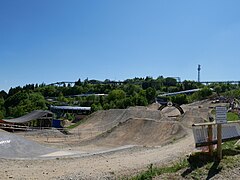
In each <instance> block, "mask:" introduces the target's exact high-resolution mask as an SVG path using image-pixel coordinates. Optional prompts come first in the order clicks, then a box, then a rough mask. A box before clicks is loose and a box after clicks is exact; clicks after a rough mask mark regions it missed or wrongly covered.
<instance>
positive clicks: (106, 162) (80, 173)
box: [0, 134, 194, 179]
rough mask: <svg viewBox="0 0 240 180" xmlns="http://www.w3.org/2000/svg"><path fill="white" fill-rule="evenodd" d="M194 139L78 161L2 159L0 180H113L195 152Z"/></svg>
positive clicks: (71, 159)
mask: <svg viewBox="0 0 240 180" xmlns="http://www.w3.org/2000/svg"><path fill="white" fill-rule="evenodd" d="M193 145H194V143H193V137H192V135H191V134H189V135H188V136H187V137H186V138H184V139H182V140H180V141H178V142H175V143H173V144H169V145H166V146H163V147H157V148H147V147H145V148H143V147H134V148H129V149H125V150H121V151H116V152H106V153H95V155H94V154H89V155H87V156H85V157H78V158H55V159H46V160H39V159H38V160H6V159H1V160H0V163H1V169H0V175H1V176H0V179H8V178H13V179H43V178H44V179H114V178H116V177H120V176H121V177H122V176H123V175H130V174H133V173H136V172H138V171H139V170H141V169H144V168H146V167H147V166H148V165H149V164H151V163H152V164H166V163H170V162H172V161H174V160H176V158H180V157H182V156H184V155H186V154H188V153H190V152H192V151H193V150H194V147H193Z"/></svg>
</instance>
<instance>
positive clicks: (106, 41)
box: [0, 0, 240, 91]
mask: <svg viewBox="0 0 240 180" xmlns="http://www.w3.org/2000/svg"><path fill="white" fill-rule="evenodd" d="M239 7H240V1H239V0H201V1H197V0H196V1H193V0H148V1H147V0H1V1H0V66H1V70H0V90H2V89H3V90H6V91H7V90H8V89H9V88H10V87H16V86H19V85H20V86H23V85H25V84H32V83H33V84H36V83H43V82H44V83H46V84H48V83H52V82H57V81H76V80H78V79H79V78H80V79H81V80H84V79H86V78H88V79H96V80H105V79H111V80H125V79H128V78H134V77H146V76H151V77H153V78H157V77H158V76H161V75H162V76H164V77H180V78H181V80H185V79H187V80H197V65H198V64H201V66H202V70H201V80H202V81H205V80H240V10H239Z"/></svg>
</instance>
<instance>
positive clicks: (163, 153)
mask: <svg viewBox="0 0 240 180" xmlns="http://www.w3.org/2000/svg"><path fill="white" fill-rule="evenodd" d="M210 105H211V104H210V102H208V101H202V102H197V103H193V104H189V105H182V106H181V107H182V108H183V110H184V112H185V113H184V114H183V115H181V114H180V113H179V112H178V110H177V109H175V108H172V107H169V108H164V109H163V110H162V111H159V110H158V108H159V105H158V104H153V105H151V106H149V107H130V108H128V109H112V110H107V111H98V112H95V113H93V114H91V115H89V116H88V117H87V118H86V119H85V120H84V121H83V122H82V123H81V124H80V125H79V126H78V127H76V128H74V129H72V130H70V132H69V133H70V134H69V135H64V134H61V135H60V134H59V133H46V132H43V133H44V135H41V132H37V133H25V132H24V133H18V134H17V135H15V134H10V133H6V132H3V131H0V137H1V139H0V148H1V152H0V158H4V159H0V161H1V162H0V163H1V167H3V169H5V171H7V172H8V173H6V172H5V173H4V170H3V169H2V170H0V174H4V177H3V178H9V176H11V177H12V178H16V179H24V178H25V175H27V176H29V178H32V179H42V178H45V179H96V178H97V179H116V177H121V176H122V175H128V174H133V173H134V172H137V171H139V170H141V169H144V168H146V167H147V166H148V165H149V164H150V163H152V164H166V163H169V162H172V161H174V160H175V159H176V158H179V157H181V156H183V155H186V154H188V153H190V152H192V151H194V140H193V135H192V130H191V125H192V124H193V123H194V122H203V121H204V120H206V119H207V118H208V115H209V111H210V109H209V107H210ZM33 141H35V142H33ZM36 141H37V142H36ZM1 142H2V144H1ZM9 142H10V143H9ZM46 145H47V147H46ZM10 149H11V151H10ZM58 152H64V153H58ZM76 152H78V153H76ZM67 155H68V156H67ZM69 155H70V156H69ZM42 157H45V159H44V160H43V159H41V158H42ZM46 157H55V159H52V158H51V159H48V158H46ZM8 158H13V159H14V158H15V159H19V158H27V160H21V161H19V160H11V159H8ZM31 158H32V159H31ZM22 164H24V165H26V166H29V164H31V167H32V168H33V169H34V172H35V173H32V172H31V171H29V168H28V169H21V172H19V170H18V169H19V167H20V165H22ZM14 170H15V171H16V172H18V173H16V172H15V171H14ZM39 171H40V172H39ZM42 171H44V172H45V171H46V172H47V173H46V172H45V173H44V175H43V173H42Z"/></svg>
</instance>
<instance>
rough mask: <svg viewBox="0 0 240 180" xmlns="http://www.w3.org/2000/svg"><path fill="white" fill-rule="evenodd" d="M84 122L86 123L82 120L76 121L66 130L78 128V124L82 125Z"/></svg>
mask: <svg viewBox="0 0 240 180" xmlns="http://www.w3.org/2000/svg"><path fill="white" fill-rule="evenodd" d="M85 121H86V119H83V120H81V121H78V122H76V123H75V124H72V125H70V126H68V127H67V129H68V130H70V129H73V128H75V127H77V126H79V125H80V124H82V123H84V122H85Z"/></svg>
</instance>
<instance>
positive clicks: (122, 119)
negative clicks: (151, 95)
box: [71, 107, 187, 147]
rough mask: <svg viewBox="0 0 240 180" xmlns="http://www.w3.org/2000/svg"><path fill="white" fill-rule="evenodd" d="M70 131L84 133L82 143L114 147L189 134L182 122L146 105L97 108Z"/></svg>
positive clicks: (158, 142) (165, 140)
mask: <svg viewBox="0 0 240 180" xmlns="http://www.w3.org/2000/svg"><path fill="white" fill-rule="evenodd" d="M71 132H72V133H77V132H78V133H80V134H81V135H80V136H81V138H82V139H85V140H84V141H83V142H82V143H81V144H82V145H89V144H92V145H97V146H111V147H114V146H115V147H116V146H124V145H142V146H160V145H164V144H166V143H170V142H173V141H174V140H177V139H179V138H182V137H183V136H185V135H186V134H187V133H186V131H185V129H184V127H183V126H182V125H181V124H180V123H179V122H177V121H175V120H172V119H171V118H168V117H166V116H164V115H163V114H162V113H161V111H159V110H156V109H150V108H147V107H131V108H128V109H125V110H123V109H115V110H114V109H111V110H107V111H98V112H96V113H94V114H92V115H90V116H89V117H88V119H86V120H85V122H84V123H82V124H81V125H80V126H78V127H77V128H75V129H74V130H72V131H71Z"/></svg>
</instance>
